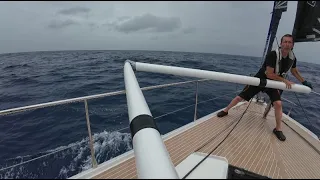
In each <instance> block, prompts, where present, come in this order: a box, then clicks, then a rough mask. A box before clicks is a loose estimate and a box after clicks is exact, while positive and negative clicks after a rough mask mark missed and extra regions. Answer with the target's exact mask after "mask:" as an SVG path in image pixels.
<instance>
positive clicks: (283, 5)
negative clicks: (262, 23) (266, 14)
mask: <svg viewBox="0 0 320 180" xmlns="http://www.w3.org/2000/svg"><path fill="white" fill-rule="evenodd" d="M287 7H288V1H274V4H273V11H272V17H271V21H270V26H269V31H268V36H267V40H266V45H265V47H264V51H263V58H264V56H265V55H266V54H267V53H268V52H270V51H271V50H272V45H273V42H274V39H275V37H276V34H277V30H278V26H279V22H280V19H281V15H282V12H285V11H287Z"/></svg>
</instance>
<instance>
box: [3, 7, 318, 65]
mask: <svg viewBox="0 0 320 180" xmlns="http://www.w3.org/2000/svg"><path fill="white" fill-rule="evenodd" d="M288 6H289V7H288V11H287V12H285V13H283V15H282V19H281V21H280V25H279V29H278V33H277V37H278V38H279V39H280V37H281V36H282V35H283V34H285V33H291V32H292V28H293V23H294V18H295V13H296V12H295V11H296V7H297V2H296V1H293V2H289V3H288ZM272 7H273V1H261V2H258V1H256V2H254V1H252V2H230V1H229V2H228V1H225V2H215V1H212V2H178V1H176V2H152V1H150V2H121V1H119V2H0V53H8V52H26V51H51V50H169V51H191V52H212V53H226V54H236V55H247V56H258V57H261V56H262V53H263V48H264V46H265V41H266V36H267V31H268V28H269V23H270V19H271V14H270V13H271V11H272ZM275 44H276V43H275ZM319 49H320V42H319V43H317V42H316V43H297V44H296V45H295V53H296V56H297V58H298V60H300V61H307V62H315V63H319V64H320V59H319V58H318V56H317V54H318V51H319Z"/></svg>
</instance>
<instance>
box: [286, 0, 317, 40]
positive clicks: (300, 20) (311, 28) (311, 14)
mask: <svg viewBox="0 0 320 180" xmlns="http://www.w3.org/2000/svg"><path fill="white" fill-rule="evenodd" d="M292 35H293V37H294V38H295V42H315V41H319V40H320V1H298V5H297V12H296V19H295V22H294V27H293V31H292Z"/></svg>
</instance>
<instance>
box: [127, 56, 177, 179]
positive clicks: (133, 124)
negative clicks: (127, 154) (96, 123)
mask: <svg viewBox="0 0 320 180" xmlns="http://www.w3.org/2000/svg"><path fill="white" fill-rule="evenodd" d="M124 81H125V89H126V97H127V105H128V114H129V121H130V130H131V134H132V142H133V149H134V154H135V161H136V167H137V175H138V178H139V179H154V178H157V179H178V178H179V176H178V173H177V172H176V169H175V167H174V165H173V163H172V161H171V159H170V156H169V153H168V152H167V149H166V147H165V145H164V143H163V140H162V137H161V134H160V133H159V130H158V129H157V126H156V124H155V122H154V119H153V117H152V115H151V112H150V110H149V107H148V104H147V103H146V100H145V98H144V96H143V94H142V91H141V89H140V86H139V84H138V82H137V79H136V76H135V74H134V72H133V70H132V67H131V64H130V63H129V62H125V65H124Z"/></svg>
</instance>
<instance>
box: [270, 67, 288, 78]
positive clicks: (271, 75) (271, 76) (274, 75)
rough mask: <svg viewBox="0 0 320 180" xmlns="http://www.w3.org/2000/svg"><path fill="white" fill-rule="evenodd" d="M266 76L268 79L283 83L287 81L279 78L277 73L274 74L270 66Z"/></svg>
mask: <svg viewBox="0 0 320 180" xmlns="http://www.w3.org/2000/svg"><path fill="white" fill-rule="evenodd" d="M266 75H267V78H270V79H272V80H276V81H283V82H284V81H285V80H286V79H284V78H283V77H281V76H278V75H277V74H276V73H274V68H272V67H270V66H267V71H266Z"/></svg>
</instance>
